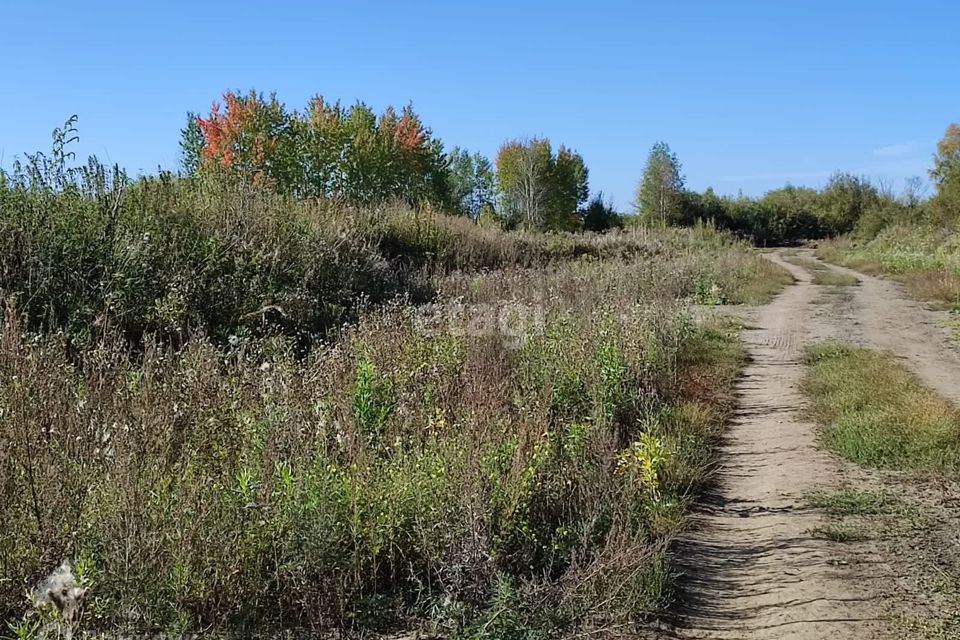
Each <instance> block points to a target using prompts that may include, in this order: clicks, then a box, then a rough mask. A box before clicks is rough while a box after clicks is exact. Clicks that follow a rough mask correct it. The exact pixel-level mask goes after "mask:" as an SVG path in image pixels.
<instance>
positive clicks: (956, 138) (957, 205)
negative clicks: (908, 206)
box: [930, 124, 960, 222]
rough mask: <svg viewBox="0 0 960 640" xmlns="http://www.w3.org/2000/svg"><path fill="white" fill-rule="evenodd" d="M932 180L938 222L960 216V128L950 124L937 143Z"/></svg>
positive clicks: (935, 214)
mask: <svg viewBox="0 0 960 640" xmlns="http://www.w3.org/2000/svg"><path fill="white" fill-rule="evenodd" d="M930 179H931V180H932V181H933V184H934V186H935V187H936V190H937V194H936V196H935V197H934V199H933V213H934V217H935V219H937V220H938V221H941V222H942V221H947V220H954V219H956V218H957V217H958V216H960V126H958V125H956V124H950V126H948V127H947V130H946V132H944V134H943V138H941V139H940V142H938V143H937V153H936V154H935V155H934V157H933V168H932V169H931V170H930Z"/></svg>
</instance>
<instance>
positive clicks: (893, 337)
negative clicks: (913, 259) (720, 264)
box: [659, 252, 960, 640]
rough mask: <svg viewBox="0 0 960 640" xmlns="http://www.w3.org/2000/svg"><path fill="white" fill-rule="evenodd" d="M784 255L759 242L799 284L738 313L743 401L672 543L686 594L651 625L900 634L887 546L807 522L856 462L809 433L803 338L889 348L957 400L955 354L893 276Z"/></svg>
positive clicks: (933, 319) (740, 633) (732, 634)
mask: <svg viewBox="0 0 960 640" xmlns="http://www.w3.org/2000/svg"><path fill="white" fill-rule="evenodd" d="M803 255H804V257H807V258H811V259H812V257H813V256H812V254H811V253H809V252H807V253H804V254H803ZM783 257H784V256H783V254H782V253H773V254H769V255H768V258H769V259H770V260H772V261H774V262H776V263H777V264H779V265H781V266H782V267H784V268H786V269H788V270H789V271H790V272H791V273H792V274H793V276H794V278H795V279H796V284H794V285H793V286H791V287H788V288H787V289H786V290H785V291H784V292H783V293H782V294H780V295H779V296H778V297H777V298H776V299H775V300H774V301H773V302H772V303H771V304H769V305H766V306H764V307H760V308H758V309H756V310H754V311H753V312H752V313H751V314H750V316H749V317H748V319H747V329H746V330H745V332H744V341H745V345H746V348H747V351H748V355H749V363H748V365H747V367H746V370H745V372H744V375H743V376H742V378H741V380H740V382H739V384H738V388H737V394H738V397H739V410H738V411H737V413H736V415H735V419H734V420H733V423H732V424H731V426H730V428H729V431H728V434H727V437H726V440H725V443H724V444H723V446H722V448H721V451H720V453H719V459H720V462H721V468H720V470H719V472H718V474H717V482H716V486H715V490H714V491H713V493H712V494H711V495H709V496H708V497H707V499H706V500H705V503H704V505H703V506H702V508H701V509H699V511H698V512H697V513H696V515H695V519H694V523H693V527H692V528H691V532H690V534H689V535H688V537H687V538H686V539H684V540H682V541H680V543H679V545H678V548H677V556H678V558H679V561H680V563H681V567H682V570H683V572H684V576H683V578H682V580H681V584H682V590H681V601H682V603H683V608H682V610H681V612H680V614H679V616H678V618H677V620H676V621H675V624H674V626H672V627H671V628H670V629H665V630H664V631H662V632H661V633H660V634H659V635H660V636H661V637H678V638H711V639H731V640H732V639H738V640H749V639H753V638H758V639H759V638H763V639H765V640H766V639H775V638H795V639H798V640H808V639H814V638H832V639H840V638H843V639H858V640H859V639H870V638H899V637H902V636H901V634H900V633H899V631H898V630H897V629H896V628H895V625H894V624H893V623H892V619H893V618H894V617H895V616H897V615H898V607H902V606H904V605H905V604H906V602H904V601H899V600H898V599H899V598H900V596H901V595H902V594H901V589H900V587H899V586H898V585H899V583H898V581H899V580H900V578H901V577H902V576H901V575H900V571H899V569H898V568H897V567H896V566H894V564H895V563H891V562H890V560H891V559H890V558H889V551H887V552H886V553H885V552H884V548H883V547H882V546H880V545H878V544H874V543H871V542H864V543H858V544H856V545H845V544H842V543H839V542H833V541H830V540H827V539H824V538H823V537H821V536H817V535H816V533H815V532H816V529H817V528H818V527H820V526H822V525H824V524H825V519H824V515H823V514H822V513H820V512H819V511H817V510H815V509H813V508H810V507H808V506H807V505H806V496H808V495H809V494H810V492H812V491H814V490H816V489H817V488H822V487H825V486H836V485H837V484H838V483H839V482H840V481H841V480H842V481H843V482H850V480H851V479H853V480H856V478H857V476H858V474H861V473H863V472H862V471H861V470H859V469H857V468H856V467H855V466H854V465H851V464H850V463H846V462H843V461H841V460H839V459H837V458H836V457H835V456H833V455H831V454H829V453H827V452H825V451H824V450H823V449H822V448H821V447H820V446H818V443H817V439H816V428H815V426H814V425H813V424H811V423H810V422H809V420H808V419H807V418H806V417H805V416H804V410H803V407H804V401H803V398H802V396H801V394H800V390H799V383H800V380H801V377H802V375H803V362H802V355H803V353H802V352H803V348H804V347H805V346H806V345H808V344H811V343H813V342H817V341H820V340H823V339H827V338H838V339H843V340H846V341H849V342H853V343H858V344H862V345H864V346H868V347H871V348H878V349H884V350H887V351H891V352H893V353H894V354H896V355H897V356H899V357H901V358H903V361H904V363H905V364H906V365H907V366H908V367H909V368H911V369H913V370H914V371H915V372H916V373H917V374H918V375H919V376H920V377H921V378H922V379H923V381H924V382H926V383H927V384H928V385H929V386H931V387H933V388H935V389H937V390H938V391H940V392H941V393H942V394H943V395H945V396H947V397H949V398H950V399H952V400H953V401H954V402H958V403H960V356H958V354H957V352H956V351H953V350H951V349H950V347H949V345H948V333H947V331H946V330H945V329H943V328H942V327H941V326H940V325H939V320H940V319H939V318H938V317H937V315H936V314H935V313H934V312H930V311H927V310H926V309H924V308H922V307H921V306H920V305H919V304H917V303H914V302H912V301H909V300H907V299H906V297H905V295H904V294H903V293H902V291H901V290H900V289H899V286H898V285H896V284H895V283H891V282H887V281H883V280H880V279H877V278H872V277H868V276H864V275H862V274H859V273H857V274H855V275H856V276H857V277H858V278H859V279H860V281H861V283H860V285H858V286H852V287H844V288H843V290H839V289H837V288H835V287H833V288H831V287H823V286H818V285H815V284H813V283H812V282H811V274H810V272H809V271H808V270H806V269H804V268H802V267H800V266H796V265H794V264H791V263H788V262H786V261H785V260H784V259H783ZM837 270H839V271H844V272H847V273H853V272H850V271H849V270H844V269H840V268H837Z"/></svg>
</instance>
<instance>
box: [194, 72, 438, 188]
mask: <svg viewBox="0 0 960 640" xmlns="http://www.w3.org/2000/svg"><path fill="white" fill-rule="evenodd" d="M182 133H183V139H182V142H181V146H182V148H183V153H184V166H185V168H186V169H187V171H194V170H200V171H206V170H213V169H217V170H219V169H227V170H229V171H230V172H232V173H234V174H236V175H240V176H243V177H244V178H246V179H249V180H251V181H252V182H253V183H254V184H263V185H267V186H269V187H270V188H273V189H275V190H277V191H279V192H281V193H288V194H291V195H295V196H300V197H324V198H332V199H336V200H344V201H347V202H351V203H355V204H373V203H378V202H383V201H386V200H391V199H401V200H404V201H406V202H408V203H410V204H421V203H430V204H434V205H437V206H441V207H447V206H449V205H450V187H449V184H448V174H447V162H446V156H445V154H444V153H443V144H442V143H441V142H440V141H439V140H438V139H436V138H434V137H433V134H432V132H431V131H430V129H429V128H427V127H425V126H424V125H423V122H422V121H421V120H420V117H419V116H418V115H417V113H416V112H415V111H414V110H413V107H412V106H411V105H407V106H406V107H404V109H403V110H402V111H400V113H397V112H396V111H395V110H394V109H393V108H392V107H387V109H386V110H385V111H384V112H383V113H382V114H380V116H379V117H378V116H377V115H376V114H375V113H374V112H373V110H372V109H370V107H368V106H367V105H366V104H364V103H362V102H357V103H356V104H354V105H353V106H351V107H350V108H349V109H344V108H343V107H342V106H341V105H340V103H339V102H337V103H328V102H325V101H324V100H323V98H322V97H319V96H317V97H315V98H313V99H312V100H311V101H310V103H309V105H308V107H307V109H306V111H305V112H304V113H299V112H296V111H294V112H288V111H287V110H286V108H285V107H284V105H283V104H282V103H280V102H279V101H278V100H277V99H276V96H271V97H270V99H269V100H266V99H264V98H263V96H262V95H261V94H258V93H256V92H254V91H251V92H250V93H249V94H247V95H245V96H240V95H238V94H236V93H233V92H227V93H226V94H224V105H223V106H221V105H220V104H217V103H214V104H213V106H212V107H211V109H210V115H209V116H208V117H207V118H201V117H196V118H194V119H193V120H192V121H191V122H190V123H188V125H187V128H186V129H184V130H183V132H182Z"/></svg>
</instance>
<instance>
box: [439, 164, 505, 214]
mask: <svg viewBox="0 0 960 640" xmlns="http://www.w3.org/2000/svg"><path fill="white" fill-rule="evenodd" d="M447 167H448V169H447V171H448V182H449V185H450V198H451V201H452V204H453V208H454V210H455V211H456V212H457V213H461V214H463V215H467V216H470V217H471V218H472V219H473V220H474V221H477V220H479V219H480V213H481V211H482V210H483V209H484V208H485V207H492V206H493V202H494V199H495V198H496V178H495V176H494V172H493V164H492V163H491V162H490V160H488V159H487V158H486V157H485V156H484V155H482V154H480V153H474V154H470V152H468V151H467V150H466V149H461V148H460V147H454V148H453V150H452V151H450V153H449V154H448V156H447Z"/></svg>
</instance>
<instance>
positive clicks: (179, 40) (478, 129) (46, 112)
mask: <svg viewBox="0 0 960 640" xmlns="http://www.w3.org/2000/svg"><path fill="white" fill-rule="evenodd" d="M958 25H960V3H957V2H950V1H943V2H923V1H920V2H898V3H893V2H866V1H846V2H845V1H843V0H833V1H831V2H822V1H819V0H804V1H803V2H800V1H797V2H788V1H782V2H781V1H778V0H769V1H767V2H759V1H758V2H741V1H737V0H726V1H722V2H721V1H712V2H708V1H703V2H684V3H680V2H649V3H648V2H608V1H605V0H593V1H592V2H589V3H579V2H576V3H575V2H564V1H556V2H536V3H534V2H487V3H482V4H481V3H472V2H458V1H455V0H447V1H444V2H414V1H406V2H402V1H395V2H389V3H388V2H372V1H358V2H320V1H315V2H307V1H304V2H283V1H277V2H270V3H267V2H249V3H246V2H239V1H234V2H229V3H211V2H181V1H179V0H174V1H165V2H151V3H133V2H122V3H121V2H85V3H76V2H71V3H54V2H44V1H42V0H34V1H32V2H29V3H28V2H16V3H13V2H11V3H7V5H6V6H5V7H4V9H3V18H2V21H0V54H2V58H0V59H3V60H4V61H5V63H6V64H5V69H4V72H3V80H2V82H0V115H2V118H0V123H2V124H0V157H2V159H0V163H2V165H3V166H9V163H10V161H11V159H12V157H13V156H14V155H21V154H22V153H23V152H25V151H34V150H37V149H46V148H48V146H49V135H50V131H51V130H52V129H53V127H55V126H57V125H58V124H60V123H62V122H63V120H64V119H65V118H66V117H67V116H69V115H70V114H73V113H76V114H78V115H79V118H80V120H79V127H80V134H81V143H80V145H78V146H77V151H78V153H79V154H80V155H86V154H90V153H93V154H96V155H98V156H100V157H101V159H107V160H110V161H112V162H117V163H120V164H121V166H125V167H126V168H127V169H128V170H131V171H133V172H137V171H148V172H149V171H154V170H155V169H156V168H157V167H158V166H160V167H163V168H176V166H177V164H178V155H179V149H178V140H179V130H180V128H181V127H182V126H183V122H184V118H185V113H186V112H187V111H188V110H194V111H199V110H205V109H206V108H208V107H209V105H210V103H211V101H212V100H213V99H215V98H217V97H218V96H219V95H220V94H221V93H222V92H223V91H224V90H226V89H229V88H233V89H241V90H246V89H249V88H256V89H258V90H262V91H265V92H270V91H276V92H277V93H278V95H279V97H280V99H282V100H283V101H284V102H286V103H287V105H288V106H290V107H300V106H302V105H304V104H305V103H306V101H307V99H308V98H309V97H310V96H311V95H313V94H316V93H319V94H322V95H324V96H325V97H327V98H330V99H341V100H343V101H344V102H347V103H351V102H353V101H354V100H356V99H358V98H360V99H363V100H364V101H366V102H367V103H369V104H371V105H372V106H373V107H374V108H376V109H378V110H379V109H381V108H382V107H384V106H386V105H387V104H395V105H403V104H405V103H407V102H408V101H412V102H413V103H414V106H415V108H416V109H417V111H418V112H420V114H421V115H422V116H423V118H424V121H425V122H426V123H427V124H428V125H429V126H431V127H432V128H433V130H434V132H435V133H436V134H437V135H439V136H440V137H441V138H442V139H443V140H444V142H445V143H446V145H447V146H448V147H451V146H453V145H460V146H463V147H467V148H469V149H471V150H476V151H481V152H483V153H485V154H487V155H489V156H491V157H492V156H493V155H494V154H495V153H496V150H497V147H498V146H499V144H500V143H501V142H502V141H504V140H506V139H510V138H515V137H524V136H546V137H549V138H550V139H551V140H553V141H554V142H555V143H560V142H562V143H565V144H567V145H568V146H570V147H573V148H574V149H576V150H578V151H579V152H580V153H581V154H582V155H583V156H584V158H585V160H586V162H587V164H588V166H589V168H590V178H591V179H590V183H591V187H592V189H593V190H594V191H600V190H602V191H603V192H604V193H605V194H607V195H609V196H612V197H613V198H614V200H615V202H616V204H617V205H618V206H620V207H623V208H625V207H626V206H627V205H628V203H629V201H630V200H631V198H632V193H633V188H634V185H635V183H636V180H637V176H638V175H639V173H640V172H641V170H642V167H643V163H644V160H645V157H646V153H647V151H648V149H649V148H650V146H651V145H652V144H653V143H654V142H656V141H657V140H665V141H667V142H668V143H669V144H670V145H671V147H672V148H673V150H674V151H675V152H676V153H677V154H678V155H679V157H680V160H681V161H682V163H683V166H684V173H685V175H686V177H687V183H688V185H689V186H690V187H692V188H695V189H698V190H699V189H703V188H705V187H707V186H713V187H714V188H715V189H716V190H717V191H719V192H722V193H736V192H737V190H738V189H742V190H743V192H744V193H747V194H760V193H762V192H763V191H765V190H767V189H770V188H773V187H777V186H780V185H782V184H783V183H785V182H788V181H789V182H792V183H793V184H805V185H812V186H816V185H819V184H822V182H823V181H824V180H825V179H826V177H827V176H829V174H830V173H831V172H833V171H834V170H836V169H843V170H848V171H852V172H855V173H862V174H866V175H870V176H874V177H883V178H886V179H888V180H894V181H896V182H897V184H899V181H900V180H902V179H903V178H904V177H908V176H911V175H924V176H925V174H926V169H927V167H928V165H929V164H930V156H931V154H932V152H933V149H934V145H935V144H936V141H937V139H938V138H939V137H940V135H941V134H942V133H943V130H944V129H945V128H946V126H947V124H948V123H949V122H950V121H951V120H953V121H956V120H960V82H958V75H957V74H958V70H960V37H958V35H957V28H958Z"/></svg>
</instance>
